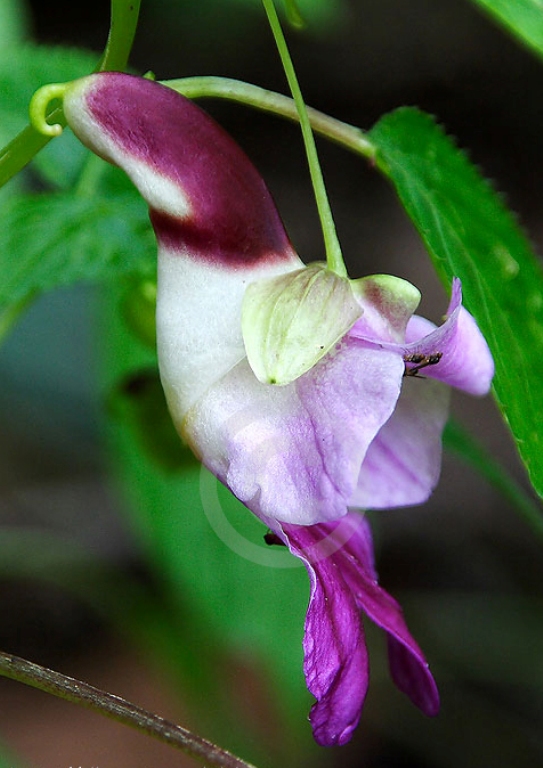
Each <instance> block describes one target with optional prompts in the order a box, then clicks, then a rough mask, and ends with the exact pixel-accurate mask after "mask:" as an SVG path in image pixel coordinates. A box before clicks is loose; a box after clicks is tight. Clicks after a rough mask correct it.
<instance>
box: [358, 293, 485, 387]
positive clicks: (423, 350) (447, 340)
mask: <svg viewBox="0 0 543 768" xmlns="http://www.w3.org/2000/svg"><path fill="white" fill-rule="evenodd" d="M349 333H350V335H351V336H353V337H358V338H360V339H361V340H362V341H364V342H365V343H368V344H374V345H375V346H376V347H378V348H379V349H383V350H388V351H395V352H397V353H398V354H400V355H402V357H404V358H409V357H410V356H413V355H423V356H427V357H429V356H432V355H436V354H438V353H439V354H440V355H441V359H440V360H439V362H438V363H437V364H435V365H427V366H426V367H424V369H423V373H422V374H421V375H422V376H424V377H428V378H433V379H437V380H439V381H442V382H443V383H445V384H447V385H449V386H451V387H457V388H458V389H463V390H464V391H465V392H469V394H472V395H485V394H486V393H487V392H488V390H489V388H490V384H491V382H492V377H493V375H494V361H493V359H492V355H491V354H490V350H489V348H488V345H487V343H486V341H485V339H484V337H483V335H482V333H481V331H480V330H479V327H478V325H477V323H476V322H475V320H474V318H473V317H472V316H471V315H470V313H469V312H468V311H467V310H466V309H465V308H464V307H463V306H462V286H461V283H460V280H458V279H457V278H455V279H454V280H453V286H452V295H451V301H450V303H449V307H448V309H447V314H446V320H445V322H444V323H443V325H441V326H439V327H436V326H435V325H434V323H431V322H430V321H429V320H426V319H425V318H422V317H418V316H417V315H415V316H413V317H412V318H411V319H410V320H409V322H408V324H407V329H406V338H405V342H404V343H397V342H391V341H390V340H389V339H387V338H384V337H383V336H380V335H376V334H373V333H372V332H371V329H368V328H366V327H365V326H364V324H363V323H361V322H360V321H359V322H358V323H356V324H355V325H354V326H353V328H352V329H351V331H350V332H349ZM416 366H417V362H416V361H409V360H407V361H406V368H407V369H410V368H411V369H413V368H415V367H416Z"/></svg>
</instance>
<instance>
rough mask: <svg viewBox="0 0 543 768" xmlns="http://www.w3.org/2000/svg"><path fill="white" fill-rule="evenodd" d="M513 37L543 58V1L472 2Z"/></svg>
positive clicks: (486, 0) (489, 0) (478, 0)
mask: <svg viewBox="0 0 543 768" xmlns="http://www.w3.org/2000/svg"><path fill="white" fill-rule="evenodd" d="M472 2H474V3H475V5H478V6H479V7H480V8H482V9H483V10H485V11H486V12H487V13H489V14H490V15H491V16H492V17H493V18H494V19H496V20H497V21H498V22H499V23H500V24H501V25H502V26H504V27H505V28H506V29H507V30H508V31H509V32H510V33H511V34H512V35H514V36H515V37H517V38H518V39H519V40H520V41H521V42H522V43H524V45H526V46H528V48H531V49H532V50H533V51H535V53H537V54H538V55H539V56H543V5H542V4H541V0H472Z"/></svg>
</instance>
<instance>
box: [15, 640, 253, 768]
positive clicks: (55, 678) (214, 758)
mask: <svg viewBox="0 0 543 768" xmlns="http://www.w3.org/2000/svg"><path fill="white" fill-rule="evenodd" d="M0 675H3V676H4V677H9V678H11V679H12V680H18V681H19V682H20V683H25V684H26V685H31V686H33V687H34V688H39V689H40V690H41V691H45V692H46V693H51V694H53V696H58V697H60V698H61V699H65V700H66V701H71V702H73V703H74V704H80V705H81V706H83V707H87V708H88V709H92V710H94V711H95V712H98V713H99V714H101V715H104V716H105V717H109V718H111V719H112V720H117V721H118V722H119V723H123V724H124V725H128V726H130V727H131V728H135V729H136V730H138V731H141V732H142V733H145V734H147V735H148V736H151V737H152V738H154V739H157V740H158V741H162V742H164V743H165V744H169V745H170V746H171V747H175V748H176V749H180V750H182V751H183V752H185V753H186V754H187V755H190V756H191V757H194V758H196V759H197V760H201V761H203V762H205V763H206V765H208V766H214V768H254V766H252V765H251V764H250V763H246V762H245V761H244V760H242V759H241V758H239V757H236V756H235V755H233V754H232V753H230V752H227V751H226V750H225V749H221V747H218V746H217V745H216V744H213V743H212V742H210V741H207V739H203V738H202V737H201V736H197V735H196V734H194V733H191V732H190V731H188V730H187V729H186V728H183V727H182V726H181V725H176V724H175V723H171V722H169V721H168V720H165V719H164V718H163V717H159V716H158V715H154V714H152V713H151V712H147V711H146V710H144V709H141V707H138V706H136V705H135V704H131V703H130V702H129V701H126V700H125V699H121V698H120V697H119V696H114V695H113V694H112V693H106V692H105V691H101V690H100V689H99V688H95V687H94V686H92V685H89V684H88V683H84V682H82V681H81V680H75V679H74V678H72V677H68V676H67V675H63V674H61V673H60V672H54V671H53V670H51V669H47V668H46V667H42V666H40V665H39V664H34V663H33V662H31V661H27V660H26V659H21V658H20V657H18V656H13V655H11V654H8V653H4V652H2V651H0Z"/></svg>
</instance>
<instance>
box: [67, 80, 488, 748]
mask: <svg viewBox="0 0 543 768" xmlns="http://www.w3.org/2000/svg"><path fill="white" fill-rule="evenodd" d="M64 111H65V114H66V118H67V121H68V124H69V125H70V127H71V128H72V130H73V131H74V132H75V134H76V135H77V136H78V137H79V139H80V140H81V141H82V142H83V143H84V144H86V145H87V146H88V147H89V148H90V149H92V150H93V151H94V152H95V153H97V154H98V155H99V156H101V157H102V158H104V159H105V160H107V161H109V162H111V163H113V164H115V165H117V166H119V167H121V168H122V169H123V170H124V171H125V172H126V173H127V174H128V176H129V177H130V178H131V180H132V181H133V183H134V184H135V186H136V187H137V188H138V190H139V191H140V193H141V194H142V196H143V197H144V199H145V200H146V202H147V203H148V205H149V208H150V218H151V222H152V225H153V227H154V230H155V233H156V238H157V241H158V293H157V348H158V356H159V366H160V373H161V379H162V383H163V387H164V391H165V395H166V399H167V402H168V406H169V409H170V412H171V414H172V418H173V421H174V423H175V425H176V427H177V429H178V431H179V433H180V434H181V435H182V437H183V439H184V440H186V442H187V443H188V444H189V445H190V447H191V448H192V450H193V451H194V452H195V454H196V455H197V456H198V457H199V458H200V459H201V461H202V462H203V463H204V464H205V465H206V466H207V467H208V468H209V469H210V470H211V472H213V473H214V474H215V475H216V477H217V478H219V479H220V480H221V481H222V482H223V483H224V484H225V485H226V486H227V487H228V488H229V489H230V490H231V491H232V492H233V493H234V494H235V496H237V498H238V499H240V500H241V501H242V502H243V503H244V504H245V505H246V506H247V507H248V508H249V509H250V510H251V511H252V512H253V513H254V514H255V515H257V516H258V517H259V518H260V519H261V520H262V521H263V522H264V523H265V524H266V525H267V526H268V527H269V528H270V529H271V531H273V536H274V537H275V538H276V541H277V542H282V543H284V544H285V545H286V546H287V547H288V548H289V550H290V551H291V553H292V554H293V555H294V556H295V557H298V558H300V559H301V560H302V562H303V563H304V564H305V566H306V568H307V570H308V574H309V577H310V582H311V594H310V602H309V609H308V613H307V619H306V625H305V636H304V654H305V657H304V668H305V674H306V679H307V684H308V687H309V689H310V690H311V692H312V693H313V694H314V696H315V697H316V700H317V701H316V703H315V704H314V706H313V709H312V711H311V715H310V720H311V722H312V725H313V732H314V736H315V738H316V740H317V741H318V742H319V743H320V744H323V745H332V744H343V743H345V742H346V741H348V739H349V738H350V736H351V734H352V731H353V729H354V728H355V727H356V725H357V723H358V720H359V718H360V714H361V710H362V706H363V702H364V698H365V695H366V690H367V686H368V679H369V673H368V661H367V652H366V647H365V642H364V635H363V628H362V623H361V619H360V611H363V612H364V613H365V614H366V615H367V616H369V618H371V619H372V620H373V621H374V622H376V623H377V624H378V625H379V626H381V627H382V628H383V629H384V630H385V632H386V633H387V635H388V642H389V659H390V667H391V673H392V677H393V679H394V681H395V682H396V684H397V685H398V687H399V688H400V689H401V690H402V691H404V692H405V693H407V694H408V695H409V696H410V698H411V699H412V701H413V702H414V703H415V704H416V705H418V706H419V707H420V708H421V709H422V710H423V711H424V712H425V713H427V714H435V713H436V712H437V709H438V706H439V704H438V694H437V689H436V686H435V683H434V680H433V678H432V676H431V674H430V672H429V670H428V666H427V664H426V662H425V660H424V657H423V655H422V653H421V651H420V649H419V648H418V646H417V644H416V643H415V641H414V640H413V638H412V637H411V635H410V634H409V631H408V630H407V627H406V625H405V622H404V620H403V617H402V614H401V610H400V608H399V606H398V605H397V603H396V602H395V601H394V600H393V598H392V597H390V595H388V594H387V593H386V592H385V591H384V590H383V589H382V588H380V587H379V586H378V584H377V577H376V574H375V570H374V565H373V554H372V542H371V533H370V530H369V526H368V523H367V521H366V520H365V518H364V517H363V515H361V514H360V513H358V512H353V511H351V510H352V509H353V508H359V509H369V508H386V507H393V506H405V505H412V504H417V503H420V502H423V501H424V500H426V499H427V498H428V496H429V495H430V493H431V491H432V489H433V488H434V486H435V484H436V483H437V480H438V476H439V471H440V464H441V436H442V431H443V427H444V425H445V421H446V419H447V413H448V403H449V387H450V386H454V387H458V388H460V389H463V390H465V391H466V392H469V393H472V394H475V395H482V394H485V393H486V392H487V391H488V389H489V386H490V382H491V379H492V375H493V362H492V358H491V355H490V353H489V350H488V348H487V345H486V343H485V341H484V339H483V337H482V335H481V333H480V331H479V329H478V327H477V325H476V323H475V320H474V319H473V318H472V317H471V315H470V314H469V313H468V312H467V311H466V310H465V309H464V308H463V307H462V295H461V286H460V282H459V281H458V280H455V281H454V283H453V289H452V296H451V301H450V304H449V308H448V310H447V314H446V319H445V322H444V323H443V325H441V326H440V327H436V326H434V325H433V324H432V323H430V322H429V321H427V320H425V319H423V318H420V317H418V316H416V315H414V312H415V310H416V307H417V305H418V302H419V299H420V294H419V292H418V291H417V289H416V288H414V287H413V286H412V285H411V284H409V283H407V282H406V281H404V280H401V279H400V278H395V277H391V276H386V275H374V276H372V277H367V278H363V279H361V280H352V281H350V280H347V279H346V278H343V277H340V276H338V275H335V274H334V273H332V272H330V271H329V270H327V269H326V267H325V266H324V265H319V264H315V265H310V266H306V265H304V263H303V262H302V261H301V260H300V258H299V257H298V255H297V254H296V252H295V251H294V249H293V247H292V245H291V243H290V241H289V239H288V237H287V235H286V233H285V230H284V227H283V225H282V222H281V220H280V218H279V215H278V213H277V210H276V207H275V205H274V203H273V201H272V198H271V196H270V193H269V192H268V190H267V188H266V186H265V184H264V181H263V180H262V178H261V177H260V175H259V174H258V172H257V171H256V169H255V168H254V166H253V165H252V164H251V162H250V161H249V160H248V158H247V157H246V156H245V154H244V153H243V152H242V150H241V149H240V148H239V147H238V146H237V145H236V144H235V143H234V141H233V140H232V139H231V138H230V137H229V136H228V135H227V134H226V133H225V132H224V131H223V130H222V129H221V128H220V127H219V126H218V125H217V124H216V123H215V122H214V121H213V120H212V119H211V118H210V117H209V116H208V115H206V114H205V113H204V112H203V111H202V110H201V109H200V108H198V107H197V106H196V105H194V104H193V103H191V102H190V101H189V100H187V99H185V98H184V97H182V96H181V95H179V94H178V93H176V92H174V91H173V90H171V89H169V88H167V87H165V86H163V85H160V84H158V83H155V82H152V81H150V80H146V79H141V78H137V77H134V76H130V75H125V74H119V73H100V74H96V75H91V76H89V77H87V78H83V79H82V80H79V81H75V82H74V83H72V84H70V85H69V86H68V87H67V90H66V93H65V96H64ZM421 370H423V371H424V375H420V374H419V372H420V371H421ZM150 428H152V425H150ZM334 542H335V543H334Z"/></svg>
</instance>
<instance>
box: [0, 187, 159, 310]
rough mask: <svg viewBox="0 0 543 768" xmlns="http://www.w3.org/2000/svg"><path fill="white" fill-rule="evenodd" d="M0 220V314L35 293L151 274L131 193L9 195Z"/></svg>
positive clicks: (150, 252) (143, 226)
mask: <svg viewBox="0 0 543 768" xmlns="http://www.w3.org/2000/svg"><path fill="white" fill-rule="evenodd" d="M0 218H1V221H2V226H1V228H0V274H2V283H1V285H0V311H4V312H5V311H6V310H9V309H10V308H11V307H13V305H19V304H20V303H21V302H24V301H26V300H28V299H29V298H30V297H31V296H32V295H33V294H35V293H37V292H40V291H47V290H51V289H53V288H58V287H61V286H67V285H70V284H73V283H76V282H81V281H97V280H103V279H106V278H112V277H116V276H118V275H122V274H128V273H137V274H147V275H149V274H152V273H153V271H154V268H155V266H154V265H155V255H154V254H155V246H154V243H153V238H152V234H151V230H150V226H149V224H148V220H147V211H146V207H145V205H144V204H143V202H142V201H140V199H139V197H138V196H137V195H136V194H135V193H129V194H124V195H119V196H116V197H113V198H111V199H108V198H103V197H77V196H74V195H73V194H70V193H58V194H51V195H45V194H44V195H35V196H32V195H21V196H14V197H12V198H9V199H7V200H6V201H5V202H4V204H3V205H2V206H1V208H0Z"/></svg>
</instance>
